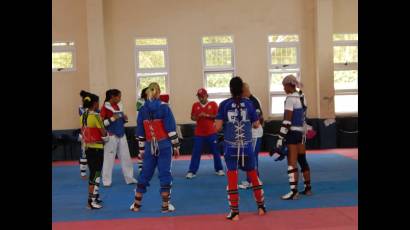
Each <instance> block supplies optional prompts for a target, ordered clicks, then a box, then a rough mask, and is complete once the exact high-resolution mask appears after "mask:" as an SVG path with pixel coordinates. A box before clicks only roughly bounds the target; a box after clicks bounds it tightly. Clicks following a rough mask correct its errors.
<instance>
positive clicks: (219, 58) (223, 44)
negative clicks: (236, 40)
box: [202, 36, 235, 104]
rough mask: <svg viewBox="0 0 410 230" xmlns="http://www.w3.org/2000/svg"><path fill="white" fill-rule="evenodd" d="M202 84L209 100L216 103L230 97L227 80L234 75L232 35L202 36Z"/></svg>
mask: <svg viewBox="0 0 410 230" xmlns="http://www.w3.org/2000/svg"><path fill="white" fill-rule="evenodd" d="M202 52H203V72H204V85H205V88H206V90H207V91H208V94H209V100H211V101H215V102H217V103H218V104H219V103H220V102H221V101H223V100H224V99H227V98H229V97H230V92H229V81H230V80H231V78H232V77H233V76H234V75H235V49H234V44H233V37H232V36H209V37H203V38H202Z"/></svg>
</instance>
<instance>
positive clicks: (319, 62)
mask: <svg viewBox="0 0 410 230" xmlns="http://www.w3.org/2000/svg"><path fill="white" fill-rule="evenodd" d="M316 78H317V88H316V89H317V95H318V97H317V104H318V113H319V114H318V115H319V118H324V119H326V118H335V109H334V106H335V105H334V80H333V0H316Z"/></svg>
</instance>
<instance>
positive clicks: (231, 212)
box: [226, 210, 239, 220]
mask: <svg viewBox="0 0 410 230" xmlns="http://www.w3.org/2000/svg"><path fill="white" fill-rule="evenodd" d="M236 216H237V218H235V217H236ZM238 218H239V212H233V211H232V210H231V211H230V212H229V214H228V215H227V216H226V219H228V220H237V219H238Z"/></svg>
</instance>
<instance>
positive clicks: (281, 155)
mask: <svg viewBox="0 0 410 230" xmlns="http://www.w3.org/2000/svg"><path fill="white" fill-rule="evenodd" d="M275 153H276V154H278V155H279V157H277V158H276V159H275V161H281V160H283V159H285V157H287V156H288V147H287V146H286V144H285V145H282V146H281V147H280V148H277V147H275V148H273V150H272V151H270V152H269V156H273V155H274V154H275Z"/></svg>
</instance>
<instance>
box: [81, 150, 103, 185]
mask: <svg viewBox="0 0 410 230" xmlns="http://www.w3.org/2000/svg"><path fill="white" fill-rule="evenodd" d="M85 155H86V157H87V163H88V169H89V170H90V179H89V181H90V183H92V184H95V182H96V181H95V180H96V179H97V177H101V171H102V167H103V161H104V149H96V148H87V149H86V150H85Z"/></svg>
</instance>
